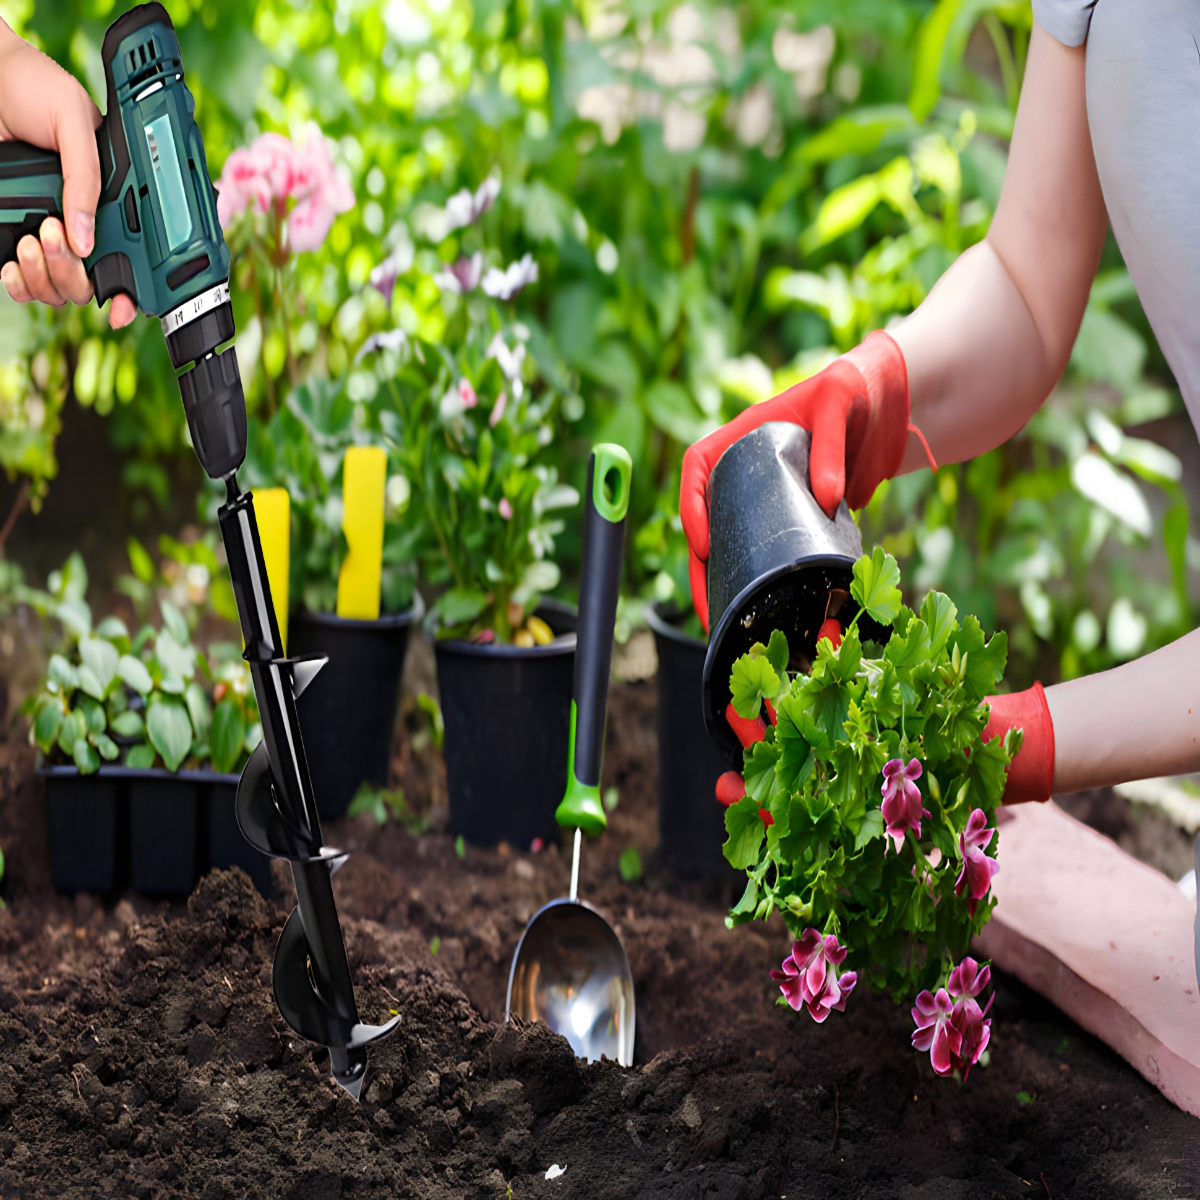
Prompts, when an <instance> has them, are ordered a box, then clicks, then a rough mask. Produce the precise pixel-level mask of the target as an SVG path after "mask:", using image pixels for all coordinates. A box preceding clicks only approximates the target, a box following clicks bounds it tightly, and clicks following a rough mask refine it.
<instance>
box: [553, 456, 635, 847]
mask: <svg viewBox="0 0 1200 1200" xmlns="http://www.w3.org/2000/svg"><path fill="white" fill-rule="evenodd" d="M632 475H633V462H632V460H631V459H630V457H629V453H628V451H626V450H625V449H624V448H623V447H621V446H614V445H611V444H607V443H605V444H601V445H598V446H596V447H594V448H593V450H592V456H591V459H590V461H589V463H588V481H587V494H586V496H585V498H584V520H583V564H582V568H581V570H580V596H579V626H578V634H577V640H576V645H575V686H574V691H573V695H572V699H571V740H570V748H569V750H568V762H567V791H566V795H565V796H564V797H563V800H562V803H561V804H560V805H559V806H558V811H557V812H556V813H555V817H556V819H557V821H558V823H559V824H560V825H562V826H563V827H564V828H567V829H580V830H582V831H583V832H584V833H586V834H588V835H589V836H592V837H594V836H595V835H596V834H599V833H603V832H604V829H605V828H606V826H607V824H608V821H607V819H606V818H605V815H604V805H603V804H602V803H601V802H600V767H601V764H602V762H603V759H604V715H605V712H606V711H607V706H608V675H609V669H610V667H611V666H612V648H613V627H614V625H615V623H616V619H617V596H618V595H619V593H620V590H621V562H622V559H623V557H624V553H625V517H626V514H627V513H628V511H629V485H630V480H631V478H632Z"/></svg>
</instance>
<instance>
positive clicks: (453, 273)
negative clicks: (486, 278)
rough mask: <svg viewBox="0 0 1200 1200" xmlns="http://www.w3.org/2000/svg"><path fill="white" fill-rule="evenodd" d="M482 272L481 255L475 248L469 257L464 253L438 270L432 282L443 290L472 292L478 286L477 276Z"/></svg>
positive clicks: (459, 292) (457, 292)
mask: <svg viewBox="0 0 1200 1200" xmlns="http://www.w3.org/2000/svg"><path fill="white" fill-rule="evenodd" d="M482 273H483V255H482V254H481V253H479V251H478V250H477V251H476V252H475V253H474V254H472V255H471V256H470V257H469V258H468V257H467V256H466V255H464V256H463V257H462V258H460V259H459V260H458V261H457V262H455V263H453V264H451V265H450V266H448V267H446V269H445V270H443V271H439V272H438V273H437V274H436V275H435V276H434V277H433V282H434V283H436V284H437V285H438V287H440V288H441V289H442V291H443V292H454V293H456V294H461V293H462V292H473V291H474V290H475V289H476V288H477V287H478V286H479V276H480V275H481V274H482Z"/></svg>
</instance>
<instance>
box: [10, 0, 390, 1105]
mask: <svg viewBox="0 0 1200 1200" xmlns="http://www.w3.org/2000/svg"><path fill="white" fill-rule="evenodd" d="M102 53H103V63H104V76H105V80H106V83H107V89H108V112H107V114H106V116H105V118H104V122H103V124H102V125H101V126H100V129H99V130H98V131H97V134H96V140H97V144H98V148H99V152H100V173H101V178H102V180H103V184H102V190H101V194H100V205H99V208H98V210H97V213H96V248H95V251H94V253H93V254H92V255H91V256H90V257H89V258H88V259H87V260H86V262H85V266H86V268H87V270H88V274H89V276H90V277H91V280H92V285H93V287H94V288H95V290H96V298H97V300H98V301H99V302H100V303H104V301H106V300H108V299H109V298H110V297H112V296H114V295H115V294H116V293H118V292H126V293H127V294H128V295H129V296H130V297H131V298H132V300H133V301H134V303H135V304H136V305H137V307H138V308H140V309H141V310H142V311H143V312H145V313H149V314H150V315H152V316H155V317H158V318H159V319H160V320H161V322H162V328H163V333H164V334H165V336H166V339H167V348H168V350H169V351H170V355H171V361H172V362H173V363H174V365H175V369H176V370H177V371H182V372H183V374H181V375H180V376H179V390H180V392H181V394H182V396H183V405H184V410H185V412H186V414H187V420H188V427H189V429H190V430H191V434H192V443H193V445H194V446H195V449H196V454H197V456H198V457H199V459H200V464H201V466H203V467H204V469H205V471H206V472H207V473H208V474H209V475H210V476H211V477H212V478H213V479H219V480H223V481H224V483H225V490H226V497H227V498H226V501H225V503H224V504H223V505H222V506H221V508H220V510H219V512H218V514H217V515H218V519H219V521H220V524H221V536H222V538H223V540H224V542H225V552H226V557H227V558H228V560H229V574H230V577H231V579H232V581H233V591H234V596H235V597H236V599H237V606H238V616H239V618H240V620H241V626H242V637H243V639H244V641H245V643H246V652H245V658H246V661H247V662H248V663H249V665H250V675H251V678H252V679H253V681H254V694H255V697H256V698H257V700H258V709H259V714H260V717H261V719H262V730H263V737H262V741H261V742H260V743H259V745H258V748H257V749H256V750H255V751H254V753H253V754H252V755H251V756H250V761H249V762H248V763H247V764H246V769H245V770H244V771H243V772H242V778H241V780H240V782H239V783H238V789H237V799H236V801H235V811H236V814H237V821H238V825H239V827H240V828H241V830H242V833H243V834H244V835H245V837H246V839H247V841H249V842H250V843H251V845H253V846H255V847H256V848H257V849H258V850H260V851H262V852H263V853H264V854H269V855H271V856H273V857H275V858H281V859H285V860H287V861H288V862H289V863H290V864H291V868H292V878H293V880H294V882H295V885H296V900H297V904H296V907H295V909H293V911H292V914H291V916H290V917H289V918H288V921H287V924H286V925H284V927H283V933H282V934H281V935H280V938H279V943H278V945H277V947H276V950H275V963H274V967H273V971H272V981H273V984H274V992H275V1000H276V1003H277V1004H278V1005H279V1009H280V1012H281V1013H282V1014H283V1017H284V1019H285V1020H286V1021H287V1023H288V1024H289V1025H290V1026H291V1027H292V1029H294V1030H295V1031H296V1032H297V1033H298V1034H300V1035H301V1036H302V1037H305V1038H307V1039H308V1040H309V1041H312V1042H320V1043H321V1044H323V1045H325V1046H326V1047H328V1049H329V1059H330V1069H331V1072H332V1074H333V1077H334V1079H335V1080H336V1081H337V1082H338V1083H339V1084H341V1085H342V1087H344V1088H345V1089H346V1090H347V1091H348V1092H349V1093H350V1094H351V1095H353V1096H355V1097H357V1096H358V1095H359V1094H360V1092H361V1090H362V1085H363V1078H364V1075H365V1072H366V1066H367V1046H368V1045H369V1044H370V1043H371V1042H374V1041H376V1040H377V1039H379V1038H381V1037H384V1036H385V1035H386V1034H388V1033H390V1032H391V1031H392V1030H393V1029H394V1028H395V1027H396V1025H397V1023H398V1022H399V1020H400V1018H399V1017H398V1016H397V1017H393V1018H392V1020H390V1021H388V1022H387V1023H386V1024H384V1025H367V1024H364V1023H363V1022H361V1021H360V1020H359V1016H358V1008H357V1005H356V1002H355V998H354V987H353V984H352V982H351V978H350V965H349V962H348V960H347V958H346V948H345V944H344V943H343V940H342V930H341V925H340V923H339V921H338V915H337V906H336V904H335V903H334V897H333V884H332V881H331V879H330V876H331V874H332V872H333V870H334V868H335V867H336V866H337V865H338V864H339V863H340V862H341V861H342V859H343V858H344V857H345V856H344V855H342V854H341V853H340V852H339V851H337V850H332V849H330V848H329V847H327V846H326V845H324V843H323V841H322V837H321V821H320V815H319V812H318V807H317V802H316V797H315V796H314V794H313V786H312V779H311V777H310V775H309V770H308V761H307V759H306V757H305V753H304V741H303V738H302V737H301V735H300V722H299V718H298V716H297V711H296V701H297V700H298V698H299V696H300V693H301V692H302V691H303V690H304V689H305V688H306V687H307V686H308V685H309V684H310V683H311V682H312V679H313V677H314V676H315V675H316V673H317V671H318V670H319V669H320V667H321V666H322V665H323V664H324V662H325V659H324V658H320V657H317V658H309V659H291V658H287V657H285V655H284V650H283V639H282V638H281V637H280V634H279V624H278V621H277V620H276V616H275V607H274V605H273V604H272V603H271V589H270V584H269V582H268V579H267V570H266V564H265V561H264V558H263V551H262V543H261V541H260V539H259V536H258V522H257V520H256V519H255V515H254V497H253V496H252V494H251V493H250V492H242V491H240V490H239V488H238V484H237V477H236V472H237V469H238V467H239V466H241V464H242V460H243V459H244V458H245V456H246V399H245V396H244V395H243V392H242V380H241V375H240V374H239V372H238V365H237V357H236V353H235V351H234V349H233V347H232V346H227V344H228V343H229V342H230V341H232V339H233V335H234V325H233V309H232V307H231V306H230V302H229V251H228V249H227V248H226V246H225V235H224V234H223V233H222V232H221V225H220V221H219V220H218V219H217V205H216V195H215V192H214V190H213V185H212V181H211V180H210V178H209V174H208V164H207V162H206V160H205V157H204V145H203V142H202V141H201V137H200V130H199V128H198V127H197V125H196V121H195V118H194V116H193V101H192V96H191V93H190V92H189V91H188V89H187V87H186V86H185V84H184V82H183V62H182V56H181V54H180V50H179V41H178V39H177V38H176V36H175V29H174V27H173V26H172V24H171V19H170V17H169V16H168V15H167V13H166V10H165V9H164V8H163V7H162V5H160V4H144V5H142V6H141V7H139V8H134V9H131V10H130V11H129V12H127V13H125V14H124V15H123V16H122V17H120V18H119V19H118V20H117V21H116V23H115V24H114V25H113V26H112V27H111V28H110V29H109V31H108V33H107V34H106V35H105V38H104V47H103V52H102ZM62 193H63V178H62V164H61V163H60V161H59V159H58V156H57V155H55V154H49V153H47V152H46V151H44V150H38V149H35V148H34V147H32V146H26V145H22V144H20V143H14V142H6V143H0V264H2V263H4V262H8V261H9V260H11V259H13V258H15V256H16V250H17V243H18V242H19V241H20V240H21V238H23V237H24V236H25V235H26V234H34V235H36V234H37V233H38V231H39V229H40V228H41V224H42V221H44V220H45V219H46V217H49V216H55V217H59V218H60V219H61V217H62ZM222 346H227V348H226V349H225V350H222V349H221V347H222Z"/></svg>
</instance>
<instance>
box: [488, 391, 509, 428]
mask: <svg viewBox="0 0 1200 1200" xmlns="http://www.w3.org/2000/svg"><path fill="white" fill-rule="evenodd" d="M507 405H508V393H507V392H505V391H501V393H500V395H498V396H497V397H496V403H495V404H493V405H492V411H491V414H490V415H489V416H488V424H489V425H490V426H491V427H492V428H493V429H495V428H496V426H497V425H499V424H500V422H501V421H503V420H504V409H505V408H506V407H507Z"/></svg>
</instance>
